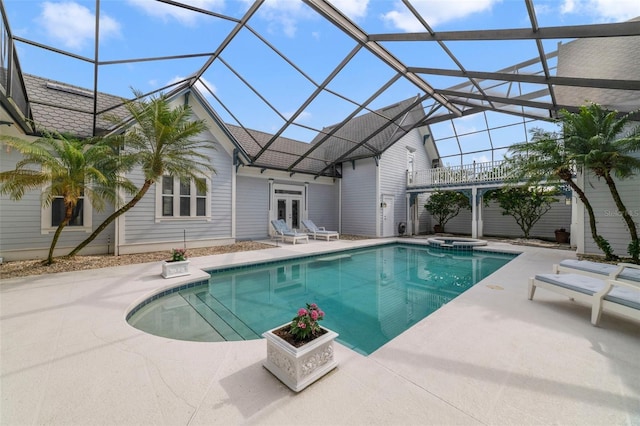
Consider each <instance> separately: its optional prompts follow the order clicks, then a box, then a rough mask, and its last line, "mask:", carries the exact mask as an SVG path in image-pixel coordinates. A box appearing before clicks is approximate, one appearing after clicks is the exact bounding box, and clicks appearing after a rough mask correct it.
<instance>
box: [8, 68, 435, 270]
mask: <svg viewBox="0 0 640 426" xmlns="http://www.w3.org/2000/svg"><path fill="white" fill-rule="evenodd" d="M24 84H25V88H26V94H27V96H28V99H29V101H30V105H31V108H32V111H31V113H32V115H33V120H34V121H35V122H36V123H38V124H39V125H40V126H42V127H44V128H46V129H48V130H55V131H58V132H68V133H72V134H74V135H76V136H79V137H84V136H88V135H90V134H91V129H92V124H93V123H92V120H93V119H92V116H91V114H90V113H83V112H82V111H91V105H92V103H93V93H92V92H91V91H88V90H85V89H83V88H81V87H76V86H71V85H68V84H63V83H60V82H55V81H51V80H48V79H45V78H41V77H37V76H33V75H25V76H24ZM170 96H171V101H172V102H175V103H176V104H179V103H185V102H188V103H189V105H190V106H191V107H192V110H193V113H194V114H195V115H196V116H197V117H198V118H200V119H203V120H205V121H206V122H207V124H208V128H209V130H208V132H207V133H206V134H201V135H200V136H199V137H201V138H203V139H208V140H212V141H215V150H212V151H211V152H208V153H206V154H207V155H208V156H209V158H210V159H211V162H212V166H213V168H214V169H215V173H214V174H212V175H210V176H206V179H207V183H208V185H207V191H206V193H198V192H197V191H196V189H195V186H194V184H193V183H190V184H185V183H184V182H182V183H181V182H180V181H179V180H178V179H175V178H173V177H172V176H164V177H163V178H162V179H161V180H159V181H158V182H156V183H155V185H154V186H153V188H151V189H150V191H149V192H148V193H147V195H146V196H145V197H144V198H143V199H142V200H141V201H140V202H139V203H138V204H137V205H136V206H135V207H134V208H132V209H131V210H130V211H128V212H127V213H126V214H124V215H122V216H120V217H119V218H118V219H117V220H116V221H115V222H114V223H113V224H112V225H110V226H109V227H108V228H107V229H106V230H105V231H103V232H102V233H101V234H100V236H99V237H98V238H96V240H94V241H93V242H92V243H91V244H90V245H89V246H87V247H86V248H85V249H84V250H83V251H82V252H81V253H82V254H90V253H93V254H97V253H100V254H103V253H113V254H116V255H117V254H130V253H140V252H148V251H161V250H170V249H171V248H173V247H176V246H182V244H183V242H185V243H186V245H187V247H190V248H195V247H207V246H213V245H221V244H229V243H233V242H235V241H241V240H260V239H267V238H269V237H270V234H271V233H272V232H273V230H272V229H270V220H272V219H284V220H285V221H286V222H287V223H288V224H289V226H290V227H292V228H301V220H302V219H306V218H310V219H312V220H313V221H314V222H315V223H317V224H319V225H321V226H325V227H327V228H328V229H329V228H331V229H337V230H339V231H340V232H341V233H345V234H357V235H362V236H369V237H389V236H395V235H398V234H402V233H405V232H408V230H409V229H412V223H413V221H415V220H417V219H416V214H415V209H412V207H414V206H415V203H413V204H412V203H411V200H410V198H409V197H408V195H407V192H406V179H407V170H412V169H414V168H415V169H421V168H427V167H429V166H430V165H431V161H432V159H433V158H437V151H436V149H435V146H434V144H433V141H432V140H431V139H430V136H428V135H429V133H430V132H429V131H428V128H426V127H423V128H421V127H418V126H416V124H417V123H419V122H420V120H421V119H422V118H423V117H424V112H423V110H422V108H420V102H419V98H418V97H415V98H411V99H407V100H404V101H402V102H398V103H396V104H394V105H390V106H387V107H385V108H382V109H379V110H375V111H370V112H366V113H364V114H362V115H359V116H356V117H353V118H352V119H351V120H349V121H347V122H343V123H340V124H337V125H334V126H331V127H328V128H326V129H324V130H323V132H322V133H321V134H319V135H318V136H317V137H316V138H315V139H314V140H313V141H311V145H312V146H317V149H315V150H314V151H313V153H312V154H309V155H306V156H305V153H306V152H307V151H308V149H309V144H307V143H304V142H300V141H296V140H293V139H289V138H286V137H281V136H277V137H274V135H272V134H268V133H264V132H260V131H256V130H252V129H246V128H243V127H240V126H236V125H230V124H226V123H223V122H222V121H221V120H220V118H219V117H218V116H217V114H216V112H215V111H213V109H212V108H211V106H210V105H209V103H208V102H207V101H206V99H205V98H204V97H203V96H202V94H201V93H199V92H198V91H197V89H195V88H192V89H183V90H181V91H178V92H176V93H171V94H170ZM97 102H98V103H99V104H100V105H101V108H103V109H107V110H109V111H111V112H112V113H115V114H120V115H122V116H123V111H122V107H121V104H122V100H121V99H120V98H118V97H116V96H111V95H108V94H104V93H99V95H98V99H97ZM58 105H61V106H62V105H64V106H68V105H74V111H73V113H70V112H69V110H68V109H67V110H64V113H61V112H60V111H61V110H60V109H59V108H58V107H57V106H58ZM99 121H100V120H99ZM98 128H99V132H108V131H110V130H111V129H109V128H108V127H107V123H106V122H100V126H98ZM378 128H381V129H382V130H381V131H379V132H372V129H378ZM8 130H9V131H10V132H11V134H12V135H14V136H18V137H23V138H35V137H34V136H28V135H26V134H24V133H23V132H21V131H20V126H19V125H17V124H15V125H13V126H9V129H8ZM6 133H8V132H6ZM372 133H373V136H372V137H369V138H368V139H367V140H366V143H355V142H354V141H361V140H362V139H363V138H367V135H371V134H372ZM265 147H266V149H263V148H265ZM261 151H262V152H263V154H264V155H259V156H258V155H257V154H259V153H260V152H261ZM330 159H339V161H331V160H330ZM16 161H18V154H17V153H16V152H12V151H11V150H5V152H4V153H3V155H2V158H1V159H0V167H1V170H10V169H12V168H13V167H14V165H15V163H16ZM294 162H297V163H298V164H299V165H300V166H299V167H297V168H296V171H294V172H292V171H291V170H290V169H288V167H289V166H290V164H292V163H294ZM127 177H128V178H130V179H131V180H132V181H133V182H135V183H136V184H138V185H140V184H142V182H143V179H144V177H143V175H142V173H141V172H140V171H138V172H133V173H131V174H130V175H129V176H127ZM185 196H188V197H189V199H190V203H189V205H190V208H186V209H185V208H184V207H183V208H182V210H181V208H180V200H181V198H182V199H184V197H185ZM125 201H126V200H125ZM163 206H172V207H170V208H163ZM110 212H113V207H111V208H110V209H108V210H106V211H104V212H96V211H94V210H93V209H92V208H91V206H90V204H89V202H88V200H86V201H85V200H83V204H82V206H81V208H80V209H79V213H78V217H77V220H74V223H73V224H71V225H70V226H67V227H66V228H65V229H64V230H63V233H62V236H61V238H60V241H59V243H58V245H57V248H56V255H57V256H59V255H64V254H66V253H68V252H69V251H70V250H71V249H72V248H74V247H75V246H76V245H77V244H78V243H79V242H81V241H83V240H84V239H85V238H86V237H87V236H88V235H89V234H90V233H91V232H92V231H93V230H94V229H95V227H97V226H98V225H99V224H100V223H101V222H102V221H103V220H104V219H105V218H106V217H107V215H108V214H109V213H110ZM0 217H1V218H2V219H1V221H0V234H1V235H2V238H1V240H0V256H2V257H4V259H6V260H17V259H28V258H40V257H44V256H45V255H46V252H47V250H48V248H49V245H50V242H51V237H52V235H53V232H55V228H56V226H57V224H56V223H55V217H56V212H55V211H52V209H51V208H45V209H42V208H41V207H40V197H39V193H38V191H32V192H31V193H28V194H25V196H24V197H23V199H22V200H20V201H19V202H15V201H11V200H9V198H7V196H2V198H0ZM401 223H402V224H403V226H400V224H401Z"/></svg>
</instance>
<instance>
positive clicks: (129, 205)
mask: <svg viewBox="0 0 640 426" xmlns="http://www.w3.org/2000/svg"><path fill="white" fill-rule="evenodd" d="M153 182H154V181H153V180H150V179H147V180H145V181H144V185H142V188H141V189H140V191H138V193H137V194H136V195H135V196H134V197H133V198H132V199H131V200H130V201H129V202H128V203H127V204H125V205H124V206H122V207H121V208H120V209H118V210H116V211H115V212H113V213H112V214H111V215H110V216H109V217H108V218H106V219H105V220H104V222H102V223H101V224H100V226H98V227H97V228H96V230H95V231H93V233H92V234H91V235H89V236H88V237H87V238H86V239H85V240H84V241H83V242H81V243H80V244H78V246H77V247H76V248H74V249H73V250H71V252H69V254H68V255H67V256H75V255H76V254H78V252H80V250H82V249H83V248H85V247H86V246H87V245H88V244H89V243H91V241H93V240H94V239H95V238H96V237H97V236H98V235H99V234H100V233H101V232H102V231H104V230H105V229H106V228H107V226H109V225H110V224H111V222H113V221H114V220H116V218H117V217H118V216H121V215H123V214H124V213H126V212H127V211H129V210H130V209H131V208H133V206H135V205H136V204H138V201H140V200H141V199H142V197H144V195H145V194H146V193H147V191H148V190H149V188H150V187H151V185H152V184H153Z"/></svg>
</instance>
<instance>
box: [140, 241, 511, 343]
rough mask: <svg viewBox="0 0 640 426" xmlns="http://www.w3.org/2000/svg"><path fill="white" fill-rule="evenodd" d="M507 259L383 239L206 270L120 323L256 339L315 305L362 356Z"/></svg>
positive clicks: (205, 337) (168, 333)
mask: <svg viewBox="0 0 640 426" xmlns="http://www.w3.org/2000/svg"><path fill="white" fill-rule="evenodd" d="M514 257H515V255H511V254H501V253H493V252H478V251H476V252H451V251H443V250H440V249H434V248H429V247H426V246H417V245H412V244H388V245H383V246H377V247H374V248H366V249H358V250H352V251H347V252H341V253H335V254H329V255H320V256H314V257H306V258H302V259H296V260H289V261H282V262H274V263H268V264H262V265H255V266H250V267H242V268H235V269H230V270H225V271H221V272H216V271H212V272H211V279H210V280H209V283H208V284H207V285H201V286H197V287H195V288H191V289H185V290H181V291H178V292H175V293H173V294H172V295H170V296H166V297H162V298H160V299H158V300H156V301H154V302H152V303H149V304H147V305H145V306H144V307H142V308H141V309H139V310H138V311H137V312H136V313H135V314H134V315H133V316H132V317H131V318H130V319H129V322H130V324H132V325H133V326H134V327H136V328H139V329H141V330H144V331H147V332H149V333H152V334H155V335H160V336H165V337H171V338H176V339H181V340H195V341H223V340H247V339H258V338H260V335H261V334H262V333H263V332H265V331H267V330H269V329H272V328H274V327H277V326H279V325H281V324H284V323H287V322H289V321H291V320H292V318H293V317H294V316H295V315H296V313H297V311H298V309H299V308H301V307H305V306H306V303H317V304H318V305H319V306H320V308H321V309H322V310H323V311H324V312H325V319H324V320H323V321H322V322H321V325H323V326H325V327H327V328H330V329H332V330H334V331H336V332H337V333H339V334H340V336H339V337H338V339H337V340H338V341H339V342H340V343H342V344H344V345H346V346H348V347H350V348H352V349H353V350H355V351H358V352H360V353H362V354H370V353H372V352H373V351H375V350H376V349H378V348H379V347H380V346H382V345H384V344H385V343H386V342H388V341H389V340H391V339H393V338H394V337H396V336H398V335H399V334H400V333H402V332H403V331H405V330H407V329H408V328H410V327H411V326H413V325H415V324H416V323H418V322H419V321H420V320H422V319H423V318H425V317H426V316H427V315H429V314H431V313H433V312H434V311H436V310H437V309H438V308H440V307H441V306H442V305H444V304H446V303H448V302H449V301H450V300H452V299H454V298H455V297H457V296H459V295H460V294H462V293H463V292H464V291H465V290H468V289H469V288H471V287H472V286H473V285H474V284H475V283H477V282H478V281H480V280H482V279H483V278H485V277H487V276H488V275H489V274H491V273H493V272H494V271H496V270H497V269H499V268H500V267H502V266H504V265H505V264H506V263H508V262H509V261H510V260H512V259H513V258H514Z"/></svg>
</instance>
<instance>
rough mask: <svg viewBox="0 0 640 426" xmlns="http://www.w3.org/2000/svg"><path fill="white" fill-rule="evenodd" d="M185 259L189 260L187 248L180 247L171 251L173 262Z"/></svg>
mask: <svg viewBox="0 0 640 426" xmlns="http://www.w3.org/2000/svg"><path fill="white" fill-rule="evenodd" d="M183 260H187V249H179V248H178V249H173V250H172V251H171V261H172V262H182V261H183Z"/></svg>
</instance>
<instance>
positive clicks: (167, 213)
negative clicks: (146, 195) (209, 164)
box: [156, 176, 211, 220]
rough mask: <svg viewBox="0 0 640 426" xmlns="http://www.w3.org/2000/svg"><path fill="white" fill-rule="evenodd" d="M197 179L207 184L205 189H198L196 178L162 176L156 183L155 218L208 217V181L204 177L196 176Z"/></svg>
mask: <svg viewBox="0 0 640 426" xmlns="http://www.w3.org/2000/svg"><path fill="white" fill-rule="evenodd" d="M198 180H199V181H201V182H204V183H206V184H207V190H206V191H205V190H198V188H197V187H196V180H192V179H179V178H176V177H173V176H163V177H162V179H161V180H160V181H158V183H157V185H158V191H157V196H156V220H163V219H172V218H201V219H210V218H211V203H210V202H209V198H210V197H209V182H208V181H207V180H206V179H205V178H198Z"/></svg>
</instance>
